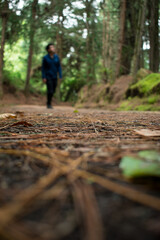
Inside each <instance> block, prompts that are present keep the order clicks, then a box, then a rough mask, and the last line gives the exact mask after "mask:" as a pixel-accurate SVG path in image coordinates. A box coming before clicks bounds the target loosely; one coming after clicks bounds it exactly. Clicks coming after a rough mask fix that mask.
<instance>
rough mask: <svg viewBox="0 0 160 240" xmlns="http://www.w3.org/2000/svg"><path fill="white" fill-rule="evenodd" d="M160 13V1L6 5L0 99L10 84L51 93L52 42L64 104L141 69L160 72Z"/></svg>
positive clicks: (54, 0)
mask: <svg viewBox="0 0 160 240" xmlns="http://www.w3.org/2000/svg"><path fill="white" fill-rule="evenodd" d="M159 12H160V2H159V1H158V0H152V1H150V0H134V1H132V0H116V1H115V0H72V1H69V0H61V1H58V0H39V1H38V0H26V1H23V0H0V31H1V49H0V95H1V96H2V95H3V86H4V85H13V86H14V87H15V88H16V89H19V90H23V91H24V92H25V94H26V95H27V94H28V93H29V92H39V93H44V92H45V85H44V84H43V83H42V80H41V63H42V57H43V56H44V55H45V54H46V51H45V47H46V45H47V44H48V43H50V42H51V43H54V44H55V46H56V49H57V53H58V55H59V57H60V59H61V63H62V68H63V82H62V83H61V86H60V97H61V100H62V101H68V100H76V99H77V93H78V92H79V90H80V89H81V88H82V87H83V86H85V85H89V86H91V85H92V84H95V83H107V82H112V83H113V82H114V81H115V79H116V78H117V77H119V76H121V75H127V74H131V75H132V76H133V77H134V76H135V75H136V73H137V71H138V69H140V68H145V69H149V70H151V71H152V72H159V71H160V67H159V52H160V44H159V42H160V40H159V39H160V38H159V33H160V19H159Z"/></svg>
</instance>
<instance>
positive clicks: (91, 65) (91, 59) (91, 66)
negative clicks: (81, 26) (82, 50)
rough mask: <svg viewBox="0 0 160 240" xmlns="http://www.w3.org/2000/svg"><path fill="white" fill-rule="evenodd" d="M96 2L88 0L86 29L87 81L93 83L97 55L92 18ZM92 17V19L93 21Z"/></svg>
mask: <svg viewBox="0 0 160 240" xmlns="http://www.w3.org/2000/svg"><path fill="white" fill-rule="evenodd" d="M93 2H94V0H90V1H89V0H86V1H85V6H86V15H87V20H86V28H87V40H86V53H87V59H86V60H87V61H86V63H87V81H88V82H91V81H92V80H93V79H94V77H95V53H94V49H93V41H94V40H93V31H94V29H93V28H94V26H93V25H94V22H93V21H94V20H93V17H92V16H91V13H92V10H93V6H92V4H93ZM91 17H92V19H91Z"/></svg>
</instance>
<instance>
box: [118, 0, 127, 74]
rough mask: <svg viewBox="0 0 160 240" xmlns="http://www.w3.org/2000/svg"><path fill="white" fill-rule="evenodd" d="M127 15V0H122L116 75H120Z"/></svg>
mask: <svg viewBox="0 0 160 240" xmlns="http://www.w3.org/2000/svg"><path fill="white" fill-rule="evenodd" d="M125 17H126V0H121V10H120V21H119V23H120V26H119V44H118V54H117V65H116V77H118V76H119V73H120V67H121V58H122V47H123V44H124V28H125Z"/></svg>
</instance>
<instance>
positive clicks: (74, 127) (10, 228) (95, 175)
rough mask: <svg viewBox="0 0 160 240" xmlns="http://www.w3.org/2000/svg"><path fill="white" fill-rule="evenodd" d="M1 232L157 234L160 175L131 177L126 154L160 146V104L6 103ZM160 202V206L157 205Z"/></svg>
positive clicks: (43, 238)
mask: <svg viewBox="0 0 160 240" xmlns="http://www.w3.org/2000/svg"><path fill="white" fill-rule="evenodd" d="M6 112H9V113H15V114H16V118H8V119H1V120H0V239H1V240H5V239H10V240H30V239H34V240H52V239H65V240H70V239H73V240H77V239H82V240H102V239H109V240H112V239H113V240H116V239H118V240H119V239H123V240H125V239H126V240H128V239H131V240H132V239H134V240H135V239H137V240H138V239H141V240H143V239H144V240H153V239H159V237H160V214H159V210H160V194H159V190H160V179H158V178H145V179H138V180H136V181H131V180H128V179H126V178H125V177H124V176H123V175H122V173H121V171H120V169H119V163H120V161H121V159H122V157H123V156H128V155H129V156H130V155H135V154H137V153H138V152H139V151H141V150H156V151H159V149H160V137H159V136H155V137H143V136H141V135H139V134H137V133H136V132H135V130H141V129H149V130H153V131H157V130H158V131H159V130H160V113H159V112H111V111H103V110H90V109H81V110H78V111H77V110H75V109H74V108H72V107H63V106H56V107H54V109H53V110H48V109H46V108H45V107H41V106H35V105H34V106H33V105H32V106H29V105H23V106H21V105H19V106H18V105H17V106H9V107H7V108H6V107H5V106H4V107H1V108H0V113H6ZM158 209H159V210H158Z"/></svg>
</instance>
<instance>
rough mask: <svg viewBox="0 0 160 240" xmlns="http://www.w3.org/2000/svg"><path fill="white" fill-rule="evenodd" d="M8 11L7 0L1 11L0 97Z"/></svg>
mask: <svg viewBox="0 0 160 240" xmlns="http://www.w3.org/2000/svg"><path fill="white" fill-rule="evenodd" d="M8 13H9V7H8V1H5V2H4V7H3V11H2V13H1V18H2V31H1V49H0V98H2V97H3V61H4V46H5V33H6V26H7V18H8Z"/></svg>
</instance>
